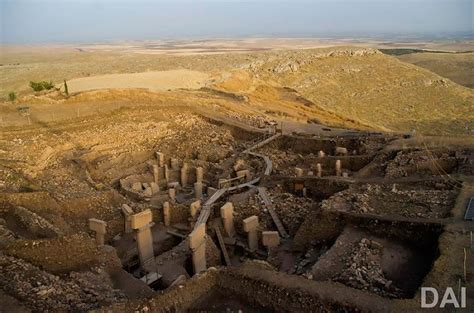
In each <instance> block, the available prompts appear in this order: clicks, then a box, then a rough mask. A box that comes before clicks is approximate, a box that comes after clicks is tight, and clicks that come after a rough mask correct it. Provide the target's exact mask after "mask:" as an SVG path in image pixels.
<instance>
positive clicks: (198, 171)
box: [196, 167, 204, 183]
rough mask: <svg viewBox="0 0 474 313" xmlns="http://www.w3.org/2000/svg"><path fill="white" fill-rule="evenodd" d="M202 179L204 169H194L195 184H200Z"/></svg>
mask: <svg viewBox="0 0 474 313" xmlns="http://www.w3.org/2000/svg"><path fill="white" fill-rule="evenodd" d="M203 179H204V169H203V168H202V167H196V182H197V183H202V181H203Z"/></svg>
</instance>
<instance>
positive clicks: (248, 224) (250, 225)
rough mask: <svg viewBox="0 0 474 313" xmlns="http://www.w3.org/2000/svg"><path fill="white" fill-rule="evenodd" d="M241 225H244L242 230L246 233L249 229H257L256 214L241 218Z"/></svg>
mask: <svg viewBox="0 0 474 313" xmlns="http://www.w3.org/2000/svg"><path fill="white" fill-rule="evenodd" d="M243 225H244V231H245V232H247V233H248V232H250V231H255V230H257V227H258V216H256V215H253V216H250V217H247V218H246V219H244V220H243Z"/></svg>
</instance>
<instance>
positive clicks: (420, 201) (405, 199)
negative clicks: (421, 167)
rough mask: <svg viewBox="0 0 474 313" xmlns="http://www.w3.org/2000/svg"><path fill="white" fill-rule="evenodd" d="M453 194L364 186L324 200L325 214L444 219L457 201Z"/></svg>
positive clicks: (428, 190) (445, 191) (438, 191)
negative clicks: (368, 214)
mask: <svg viewBox="0 0 474 313" xmlns="http://www.w3.org/2000/svg"><path fill="white" fill-rule="evenodd" d="M455 197H456V192H455V191H454V190H446V189H441V190H436V189H409V190H399V189H398V188H397V185H396V184H393V185H390V186H386V185H372V184H365V185H362V186H360V187H359V188H357V187H354V188H349V189H346V190H343V191H341V192H338V193H336V194H335V195H333V196H332V197H331V198H329V199H327V200H323V201H322V203H321V207H322V209H323V210H338V211H346V212H354V213H372V214H394V215H401V216H404V217H411V218H420V217H422V218H444V217H446V216H447V214H449V211H450V209H451V207H452V204H453V203H454V201H455Z"/></svg>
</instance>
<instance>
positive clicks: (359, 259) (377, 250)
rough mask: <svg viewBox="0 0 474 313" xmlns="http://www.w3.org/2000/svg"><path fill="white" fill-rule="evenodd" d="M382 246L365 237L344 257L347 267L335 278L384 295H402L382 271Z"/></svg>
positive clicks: (393, 296) (392, 296)
mask: <svg viewBox="0 0 474 313" xmlns="http://www.w3.org/2000/svg"><path fill="white" fill-rule="evenodd" d="M382 248H383V247H382V245H381V244H380V243H378V242H376V241H374V240H368V239H365V238H363V239H362V240H361V241H360V242H359V243H358V244H357V245H356V246H355V247H354V248H353V250H352V251H351V252H350V253H349V255H348V256H346V257H345V258H344V264H345V268H344V270H343V271H342V272H341V273H339V274H337V275H335V276H334V277H333V280H335V281H339V282H342V283H344V284H346V285H348V286H351V287H354V288H357V289H362V290H369V291H371V292H374V293H376V294H379V295H381V296H384V297H390V298H397V297H400V295H401V291H400V290H399V289H398V288H397V287H395V286H394V285H393V284H392V281H390V280H388V279H386V278H385V277H384V274H383V272H382V267H381V265H380V259H381V254H382Z"/></svg>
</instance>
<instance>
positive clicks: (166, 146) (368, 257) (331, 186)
mask: <svg viewBox="0 0 474 313" xmlns="http://www.w3.org/2000/svg"><path fill="white" fill-rule="evenodd" d="M134 114H135V113H131V114H130V116H129V117H128V118H129V120H128V124H127V123H125V124H124V123H123V122H122V123H120V125H122V126H120V127H121V128H120V129H119V128H118V126H115V125H113V126H110V127H112V128H113V130H112V131H104V130H103V129H102V128H100V126H94V127H97V128H96V129H87V127H86V128H81V130H78V129H76V128H74V129H69V130H63V131H62V132H59V133H55V134H53V135H55V136H57V140H58V141H59V143H57V144H58V145H59V147H58V146H55V147H54V149H53V148H50V146H52V145H53V144H52V143H51V142H49V143H47V142H46V139H45V134H48V133H47V131H46V133H43V134H42V133H39V134H36V135H35V136H34V137H31V136H30V138H29V139H21V138H15V140H16V142H18V140H20V141H22V140H23V141H25V140H29V141H30V142H29V143H28V144H29V145H30V148H28V149H29V150H28V149H27V148H26V147H25V145H21V144H19V145H18V147H15V149H16V150H14V148H13V146H12V147H8V149H9V151H17V152H16V153H18V155H23V154H24V153H26V152H29V153H30V154H31V157H32V158H34V157H35V155H36V154H37V153H39V151H40V150H41V149H42V150H44V149H46V150H47V151H46V152H47V153H49V154H50V156H49V157H44V159H41V160H40V161H41V162H40V164H39V165H36V166H35V167H27V164H28V156H26V157H25V160H24V162H23V163H24V164H25V165H24V166H25V168H24V170H25V171H29V172H30V173H31V175H30V176H31V177H34V178H31V177H30V178H26V177H23V176H21V175H19V174H18V173H15V172H14V171H11V170H9V169H8V168H7V167H3V168H2V170H3V171H4V172H6V173H8V175H10V176H11V177H15V184H13V185H9V186H10V187H8V188H7V187H6V186H5V185H4V186H3V188H4V190H3V191H4V192H3V194H2V196H1V199H0V200H1V202H0V203H1V207H2V210H1V211H0V214H1V218H2V219H1V220H0V221H1V224H0V232H1V233H0V243H1V246H2V248H3V249H2V251H3V252H2V253H0V278H1V279H0V286H1V287H2V289H3V290H5V291H6V294H3V295H2V297H3V298H5V297H11V296H12V297H14V298H16V299H18V300H20V301H22V302H23V303H24V304H23V305H24V309H25V310H29V309H33V310H35V311H41V310H59V311H62V310H71V309H72V310H75V311H88V310H96V311H103V312H110V311H116V312H123V311H130V312H137V311H139V312H146V311H149V310H151V311H157V312H159V311H165V312H168V311H169V312H175V311H185V310H189V309H192V310H210V309H211V310H221V311H222V310H224V311H225V310H229V309H230V310H232V311H234V310H235V311H237V310H243V311H259V312H260V311H261V312H273V311H282V312H286V311H288V312H294V311H308V310H311V311H319V312H334V311H341V312H360V311H363V312H368V311H374V312H382V311H394V310H414V309H418V308H419V303H420V292H419V290H420V287H421V286H434V287H442V286H456V285H457V284H458V281H459V280H462V279H466V277H463V275H467V276H472V268H470V269H468V270H467V273H466V272H465V271H466V270H465V268H464V267H463V261H462V260H463V255H464V253H465V252H464V250H463V249H464V247H467V246H468V245H469V231H470V230H471V231H472V228H473V227H472V224H470V222H465V221H463V217H464V208H465V206H466V203H467V201H468V199H469V197H472V196H473V189H472V175H473V149H472V147H457V148H450V147H449V146H439V145H437V146H434V145H430V144H429V143H428V144H426V143H423V144H413V142H412V141H413V138H408V137H409V136H405V135H397V134H385V133H371V132H357V131H350V130H342V129H330V128H326V130H322V129H321V128H320V127H318V128H315V129H316V131H315V132H313V133H311V132H305V133H295V132H291V133H289V131H287V130H285V128H284V126H283V129H282V126H281V124H279V123H275V122H273V121H270V120H265V119H262V120H259V121H253V122H248V121H247V122H245V121H242V120H232V119H223V118H217V117H215V118H213V117H211V116H209V115H207V114H200V113H196V112H186V113H176V112H175V111H173V110H162V111H160V112H159V113H157V112H151V111H146V110H145V112H141V113H140V114H149V115H150V116H151V115H153V118H154V120H151V119H150V120H145V121H141V122H137V120H138V118H137V117H136V116H134ZM156 114H158V115H156ZM136 123H140V125H136ZM79 124H80V123H79ZM118 124H119V123H117V125H118ZM145 124H146V125H145ZM258 126H260V127H258ZM136 129H141V133H139V132H138V131H137V130H136ZM66 131H68V132H69V135H68V136H69V137H68V140H73V141H74V140H76V145H75V146H74V147H71V146H67V144H65V143H62V142H61V141H62V136H63V134H64V133H63V132H66ZM92 132H94V133H101V134H103V137H101V138H100V139H98V140H97V142H95V143H94V144H93V145H89V146H87V145H86V144H85V142H86V138H90V135H91V133H92ZM110 133H116V134H117V133H119V134H120V136H119V137H120V138H114V139H113V140H112V138H110V137H109V134H110ZM158 133H160V134H161V135H159V136H158ZM163 134H164V135H163ZM50 135H51V134H50ZM12 136H13V135H12ZM112 141H113V142H114V144H112ZM12 142H15V141H12ZM12 145H13V144H12ZM45 146H47V147H46V148H45ZM60 148H62V149H63V152H64V153H62V154H61V155H60V156H59V157H57V161H54V162H53V161H51V160H52V155H54V154H57V152H56V151H58V149H60ZM49 149H50V150H51V151H49ZM43 155H44V154H43ZM11 186H13V187H11ZM40 186H41V187H40ZM61 209H63V211H61ZM468 261H469V260H468ZM464 262H466V261H464ZM464 266H465V264H464ZM471 285H472V284H471ZM471 287H472V286H471ZM471 300H472V299H471ZM468 301H469V300H468Z"/></svg>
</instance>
